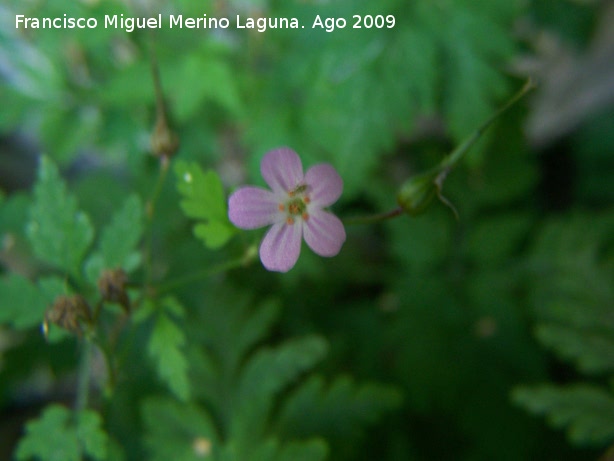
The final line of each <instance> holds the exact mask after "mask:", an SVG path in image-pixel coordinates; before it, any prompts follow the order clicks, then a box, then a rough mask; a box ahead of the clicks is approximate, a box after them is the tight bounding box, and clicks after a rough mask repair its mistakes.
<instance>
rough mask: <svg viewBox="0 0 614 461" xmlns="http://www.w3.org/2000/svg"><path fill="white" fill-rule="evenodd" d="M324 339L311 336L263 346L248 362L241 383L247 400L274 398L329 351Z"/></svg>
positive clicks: (241, 394) (242, 395)
mask: <svg viewBox="0 0 614 461" xmlns="http://www.w3.org/2000/svg"><path fill="white" fill-rule="evenodd" d="M327 348H328V346H327V343H326V341H325V340H324V339H323V338H320V337H318V336H309V337H306V338H300V339H292V340H288V341H286V342H284V343H283V344H282V345H281V346H279V347H277V348H261V349H259V350H258V351H257V352H256V353H255V355H254V356H253V357H252V358H251V359H250V360H249V361H248V362H247V364H246V365H245V367H244V369H243V372H242V375H241V379H240V384H239V396H240V398H241V399H242V400H243V401H244V402H249V401H251V400H253V399H263V398H272V397H273V396H274V395H275V394H276V393H278V392H279V391H280V390H281V389H283V388H284V387H285V386H287V385H288V384H290V383H291V382H292V381H294V380H295V379H296V378H297V377H298V376H299V375H300V374H301V373H303V372H305V371H307V370H309V369H311V368H312V367H313V366H314V365H315V364H316V363H318V362H319V361H320V360H322V358H323V357H324V355H325V354H326V350H327Z"/></svg>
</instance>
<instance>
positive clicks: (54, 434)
mask: <svg viewBox="0 0 614 461" xmlns="http://www.w3.org/2000/svg"><path fill="white" fill-rule="evenodd" d="M100 426H101V419H100V416H99V415H98V414H97V413H95V412H94V411H91V410H84V411H83V412H81V413H80V415H79V418H78V423H77V425H74V424H73V422H72V413H71V412H70V411H69V410H68V409H67V408H65V407H62V406H60V405H49V406H48V407H47V408H45V410H44V411H43V413H42V415H41V416H40V417H39V418H38V419H36V420H34V421H30V422H28V423H27V424H26V435H25V436H24V437H23V438H22V439H21V440H20V441H19V445H18V446H17V450H16V457H17V459H18V460H24V461H26V460H30V459H32V458H35V459H37V460H40V461H80V460H81V459H82V458H83V455H84V454H87V455H88V456H89V457H91V458H92V459H95V460H104V459H106V453H107V442H108V440H107V435H106V433H105V432H104V431H103V430H102V429H101V427H100Z"/></svg>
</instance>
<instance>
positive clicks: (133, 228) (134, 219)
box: [86, 195, 144, 282]
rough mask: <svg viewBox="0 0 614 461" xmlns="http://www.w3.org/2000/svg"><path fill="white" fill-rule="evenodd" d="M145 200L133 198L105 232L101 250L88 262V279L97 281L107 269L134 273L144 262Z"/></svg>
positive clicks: (101, 240)
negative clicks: (139, 248)
mask: <svg viewBox="0 0 614 461" xmlns="http://www.w3.org/2000/svg"><path fill="white" fill-rule="evenodd" d="M143 218H144V209H143V203H142V202H141V199H140V198H139V197H138V196H137V195H131V196H130V197H128V198H127V199H126V201H125V202H124V204H123V205H122V207H121V208H119V209H118V210H117V212H116V213H115V215H114V216H113V217H112V218H111V222H110V223H109V224H108V225H107V226H106V227H104V228H103V229H102V232H101V234H100V242H99V244H98V248H97V251H96V252H95V253H94V254H93V255H92V256H91V257H90V258H89V260H88V261H87V266H86V270H87V273H88V278H89V279H90V280H91V281H93V282H95V281H96V280H97V279H98V277H99V276H100V273H101V272H102V271H103V270H104V269H115V268H122V269H124V270H125V271H126V272H130V271H132V270H134V269H135V268H136V267H137V266H138V265H139V263H140V259H141V257H140V254H139V253H138V251H137V248H136V247H137V245H138V243H139V241H140V240H141V237H142V235H143Z"/></svg>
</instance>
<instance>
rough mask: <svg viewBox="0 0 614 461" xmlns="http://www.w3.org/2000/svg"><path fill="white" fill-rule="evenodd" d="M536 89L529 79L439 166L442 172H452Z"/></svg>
mask: <svg viewBox="0 0 614 461" xmlns="http://www.w3.org/2000/svg"><path fill="white" fill-rule="evenodd" d="M535 87H536V85H535V82H533V80H532V79H530V78H529V79H528V80H527V81H526V83H525V84H524V85H523V87H522V88H521V89H520V90H519V91H518V92H517V93H516V94H515V95H514V96H512V98H511V99H510V100H509V101H507V102H506V103H505V104H504V105H503V106H501V107H500V108H499V109H498V110H497V111H496V112H495V113H494V114H492V115H491V116H490V117H489V118H488V119H487V120H486V121H485V122H484V123H482V125H480V126H479V127H478V129H477V130H475V131H474V132H473V133H472V134H471V135H470V136H469V137H468V138H467V139H465V140H464V141H463V142H462V143H461V144H460V145H459V146H458V147H457V148H456V149H454V150H453V151H452V152H450V153H449V154H448V155H447V156H446V157H445V158H444V159H443V160H442V161H441V163H440V164H439V168H440V169H441V170H450V169H451V168H452V167H453V166H454V165H455V164H456V163H458V161H459V160H460V159H461V158H462V157H463V156H464V155H465V154H466V153H467V151H468V150H469V149H470V148H471V147H472V146H473V145H474V144H475V143H476V141H477V140H478V139H480V137H481V136H482V134H484V132H485V131H486V130H487V129H488V127H490V125H492V123H493V122H494V121H495V120H496V119H498V118H499V117H500V116H501V115H502V114H503V113H504V112H506V111H507V110H508V109H509V108H510V107H512V106H513V105H514V104H516V102H518V100H519V99H521V98H522V97H523V96H524V95H525V94H527V93H528V92H529V91H531V90H532V89H534V88H535Z"/></svg>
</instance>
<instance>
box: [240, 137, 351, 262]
mask: <svg viewBox="0 0 614 461" xmlns="http://www.w3.org/2000/svg"><path fill="white" fill-rule="evenodd" d="M260 172H261V173H262V177H263V178H264V180H265V181H266V183H267V184H268V185H269V187H270V188H271V190H267V189H263V188H260V187H253V186H245V187H241V188H239V189H238V190H237V191H236V192H234V193H233V194H232V195H231V196H230V198H229V199H228V217H229V218H230V221H231V222H232V223H233V224H234V225H235V226H237V227H240V228H242V229H256V228H258V227H264V226H268V225H272V227H271V229H269V231H268V232H267V234H266V235H265V237H264V239H263V240H262V243H261V244H260V260H261V261H262V264H263V265H264V267H266V268H267V269H268V270H270V271H278V272H287V271H289V270H290V269H292V267H293V266H294V264H296V261H297V260H298V256H299V254H300V252H301V241H302V238H303V237H304V238H305V242H307V245H308V246H309V248H311V249H312V250H313V251H314V252H315V253H317V254H319V255H320V256H335V255H336V254H337V253H339V250H341V246H342V245H343V242H345V229H344V228H343V224H342V223H341V220H340V219H339V218H337V217H336V216H335V215H333V214H332V213H330V212H328V211H326V210H324V208H325V207H328V206H330V205H332V204H333V203H335V202H336V201H337V199H338V198H339V197H340V196H341V192H342V190H343V181H342V179H341V177H340V176H339V174H338V173H337V172H336V171H335V169H334V168H333V167H332V166H331V165H328V164H319V165H314V166H312V167H311V168H309V170H307V173H306V174H303V165H302V163H301V159H300V158H299V156H298V155H297V154H296V152H294V151H293V150H292V149H289V148H287V147H281V148H279V149H274V150H272V151H270V152H268V153H267V154H266V155H265V156H264V158H263V159H262V163H261V164H260Z"/></svg>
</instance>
